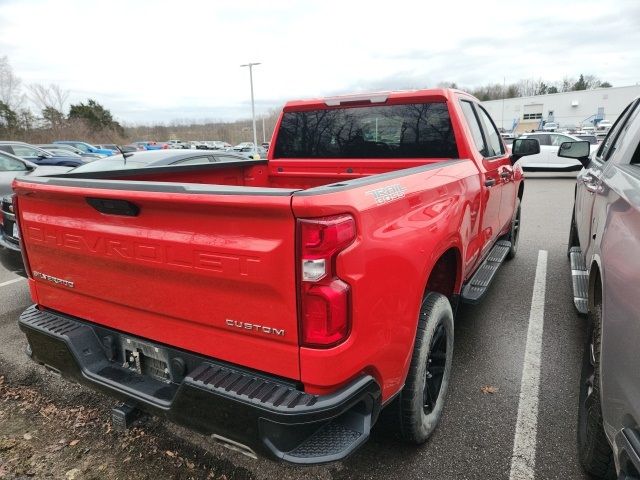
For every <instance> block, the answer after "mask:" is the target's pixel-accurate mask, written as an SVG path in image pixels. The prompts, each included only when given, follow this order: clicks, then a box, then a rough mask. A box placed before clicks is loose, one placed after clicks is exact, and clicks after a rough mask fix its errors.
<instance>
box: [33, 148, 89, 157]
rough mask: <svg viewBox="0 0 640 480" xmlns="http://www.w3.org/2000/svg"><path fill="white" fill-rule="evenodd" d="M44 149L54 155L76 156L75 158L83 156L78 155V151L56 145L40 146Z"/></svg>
mask: <svg viewBox="0 0 640 480" xmlns="http://www.w3.org/2000/svg"><path fill="white" fill-rule="evenodd" d="M40 148H42V149H43V150H46V151H47V152H49V153H51V154H52V155H58V156H64V157H75V158H82V155H78V154H77V153H74V152H72V151H70V150H66V149H64V148H56V146H54V147H40Z"/></svg>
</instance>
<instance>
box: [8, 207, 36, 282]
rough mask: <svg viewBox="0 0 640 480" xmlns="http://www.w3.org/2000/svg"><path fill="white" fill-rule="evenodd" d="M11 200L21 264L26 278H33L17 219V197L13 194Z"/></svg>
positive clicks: (22, 231) (21, 229)
mask: <svg viewBox="0 0 640 480" xmlns="http://www.w3.org/2000/svg"><path fill="white" fill-rule="evenodd" d="M11 200H12V207H13V212H14V214H15V216H16V220H15V222H16V225H17V226H18V230H19V232H20V252H21V253H22V262H23V263H24V269H25V271H26V272H27V276H28V277H29V278H33V276H32V275H31V266H30V265H29V259H28V258H27V249H26V248H25V246H24V229H23V228H22V226H21V225H20V221H19V219H18V217H19V213H20V209H19V207H18V196H17V195H15V194H14V195H13V196H12V197H11Z"/></svg>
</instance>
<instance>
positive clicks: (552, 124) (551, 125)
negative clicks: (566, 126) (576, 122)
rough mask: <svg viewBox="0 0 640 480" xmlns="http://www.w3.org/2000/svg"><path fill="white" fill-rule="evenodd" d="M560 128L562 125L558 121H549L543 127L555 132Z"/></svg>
mask: <svg viewBox="0 0 640 480" xmlns="http://www.w3.org/2000/svg"><path fill="white" fill-rule="evenodd" d="M558 128H560V125H558V124H557V123H556V122H547V123H545V124H544V126H543V127H542V130H544V131H545V132H555V131H556V130H558Z"/></svg>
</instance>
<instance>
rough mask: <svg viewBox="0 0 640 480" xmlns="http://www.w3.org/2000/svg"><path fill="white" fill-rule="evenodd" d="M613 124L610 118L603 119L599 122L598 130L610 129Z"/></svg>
mask: <svg viewBox="0 0 640 480" xmlns="http://www.w3.org/2000/svg"><path fill="white" fill-rule="evenodd" d="M612 126H613V124H612V123H611V121H610V120H602V121H600V122H599V123H598V125H597V126H596V131H605V132H606V131H608V130H609V129H610V128H611V127H612Z"/></svg>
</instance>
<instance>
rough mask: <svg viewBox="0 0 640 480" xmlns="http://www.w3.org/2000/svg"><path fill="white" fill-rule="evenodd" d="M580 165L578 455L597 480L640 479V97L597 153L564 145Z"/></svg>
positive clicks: (573, 254)
mask: <svg viewBox="0 0 640 480" xmlns="http://www.w3.org/2000/svg"><path fill="white" fill-rule="evenodd" d="M558 154H559V155H560V156H563V157H568V158H575V159H578V160H579V161H580V162H581V163H582V164H583V165H584V169H583V170H582V171H581V172H580V174H579V175H578V178H577V186H576V196H575V206H574V211H573V218H572V222H571V233H570V236H569V257H570V259H571V273H572V277H573V290H574V294H573V295H574V303H575V306H576V308H577V309H578V310H579V311H580V312H581V313H583V314H586V315H587V318H588V335H587V345H586V348H585V354H584V361H583V366H582V385H581V388H580V403H579V407H578V408H579V411H578V452H579V457H580V462H581V463H582V466H583V467H584V469H585V470H586V471H587V472H588V473H590V474H591V475H593V476H595V477H598V478H640V291H639V290H638V289H639V287H640V98H637V99H636V100H634V101H633V102H631V104H629V106H627V108H626V109H625V110H624V112H623V113H622V114H621V115H620V117H619V118H618V120H617V121H616V123H615V124H614V125H613V126H612V127H611V130H610V131H609V133H608V135H607V137H606V138H605V140H604V141H603V142H602V144H601V145H600V146H599V147H598V150H597V151H596V152H595V153H594V154H593V155H591V156H589V147H588V142H574V143H564V144H562V145H561V146H560V150H559V153H558Z"/></svg>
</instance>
